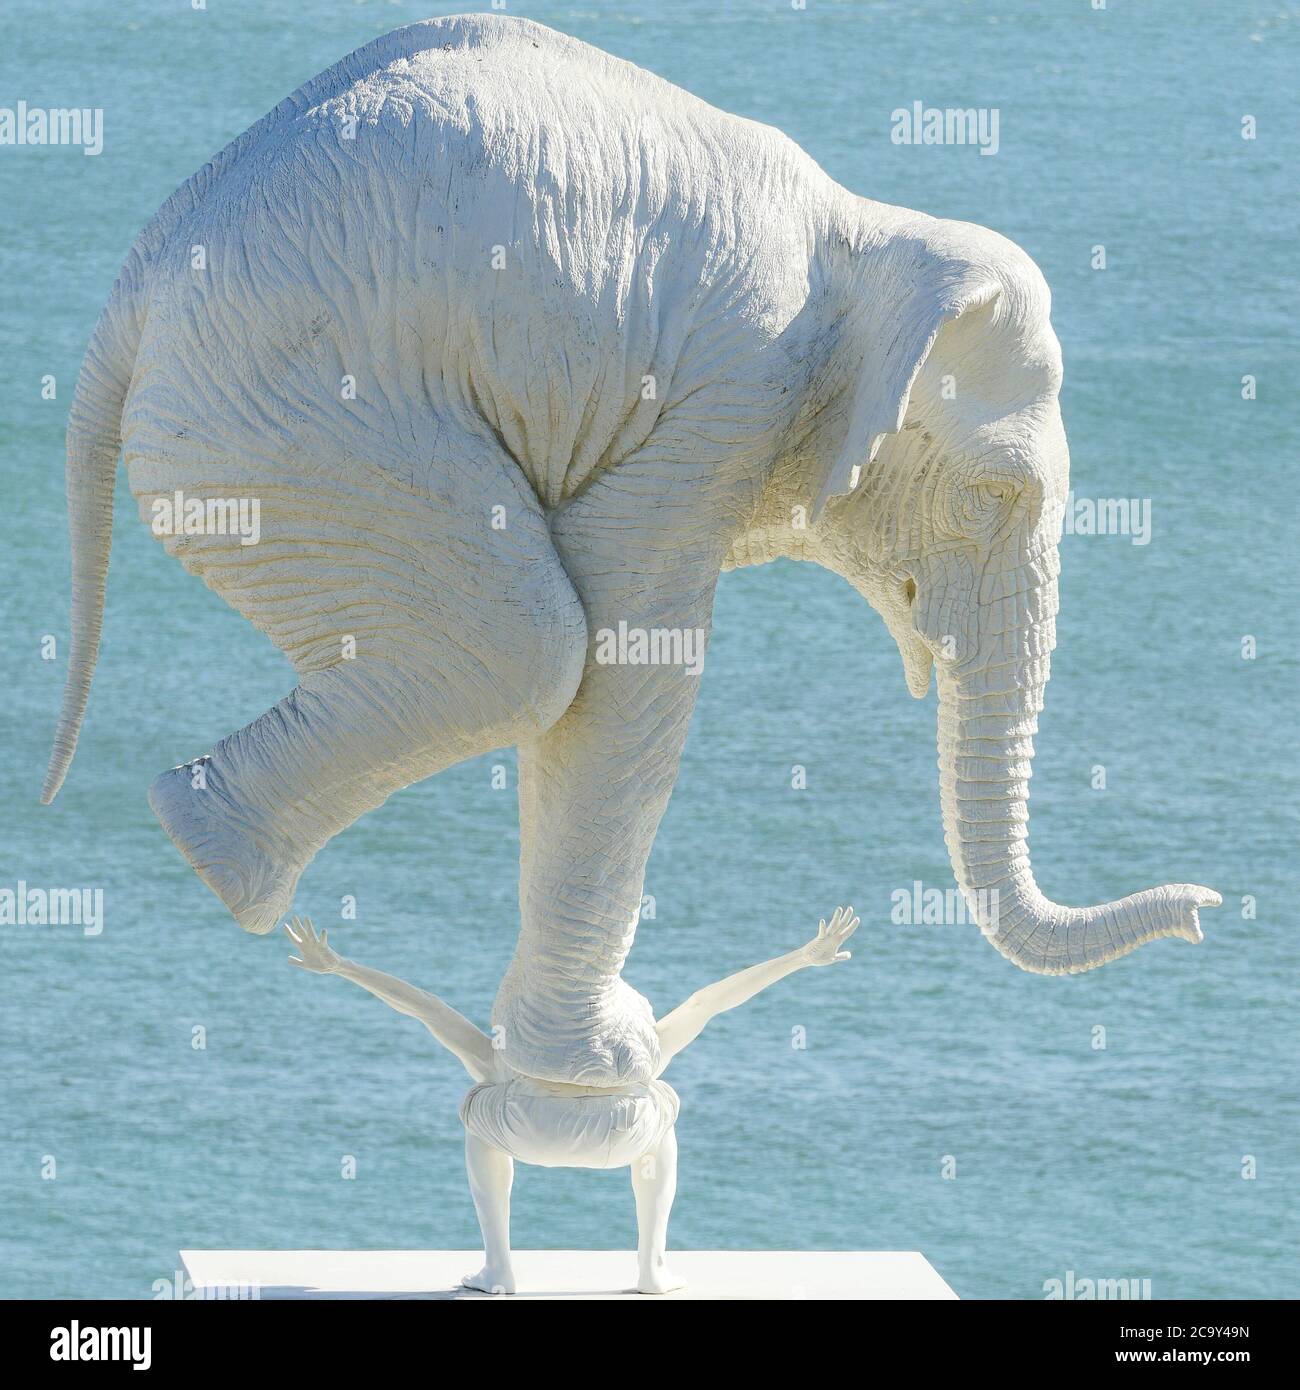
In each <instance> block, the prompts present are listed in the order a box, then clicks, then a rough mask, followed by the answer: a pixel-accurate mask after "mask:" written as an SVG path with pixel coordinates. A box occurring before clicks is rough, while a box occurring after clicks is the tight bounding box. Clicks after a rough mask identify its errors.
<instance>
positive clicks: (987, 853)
mask: <svg viewBox="0 0 1300 1390" xmlns="http://www.w3.org/2000/svg"><path fill="white" fill-rule="evenodd" d="M1055 561H1056V552H1055V549H1054V548H1053V550H1052V551H1050V552H1049V553H1048V555H1047V556H1044V557H1041V558H1040V560H1039V562H1038V563H1037V564H1036V565H1032V564H1031V565H1029V566H1026V567H1025V569H1022V570H1019V571H1016V572H1015V575H1013V576H1006V577H999V579H998V580H997V581H994V582H996V583H998V584H999V585H1000V587H1001V589H1002V590H1003V591H1006V590H1010V591H1011V592H1002V593H994V594H992V595H990V594H989V593H988V592H987V582H988V581H986V591H985V592H984V593H982V594H981V606H980V623H981V625H982V626H984V627H985V628H986V629H997V631H995V632H993V633H992V635H991V636H989V637H988V638H986V640H985V642H984V643H983V647H984V650H983V652H982V654H981V658H980V660H979V662H978V663H965V662H961V663H956V664H955V666H954V667H952V668H950V669H948V670H943V669H940V672H939V682H938V684H939V721H938V732H939V773H940V798H941V804H942V808H943V824H944V837H945V839H946V841H947V844H948V853H949V855H950V856H951V859H952V866H953V872H954V874H955V875H956V879H957V884H958V887H959V888H960V889H961V891H962V894H963V896H964V897H965V899H966V902H967V905H968V906H969V908H970V910H971V912H972V913H973V914H974V916H975V918H976V920H977V921H978V922H979V924H980V927H981V929H982V930H983V931H984V933H985V935H986V936H988V938H989V939H990V941H991V942H992V943H993V945H994V946H996V947H997V949H998V950H999V951H1000V952H1001V953H1002V954H1003V955H1004V956H1006V957H1007V958H1008V959H1009V960H1011V961H1013V962H1014V963H1015V964H1016V965H1018V966H1019V967H1020V968H1021V969H1022V970H1028V971H1032V972H1034V973H1035V974H1041V975H1066V974H1076V973H1078V972H1080V971H1084V970H1092V969H1095V968H1096V967H1097V966H1099V965H1104V964H1105V963H1106V962H1107V961H1111V960H1114V959H1115V958H1116V957H1118V956H1122V955H1126V954H1127V953H1128V952H1129V951H1132V950H1134V949H1135V948H1136V947H1138V946H1141V945H1143V944H1144V943H1145V942H1148V941H1154V940H1156V939H1157V938H1159V937H1164V936H1177V937H1181V938H1182V939H1184V940H1186V941H1199V940H1200V939H1201V931H1200V924H1199V921H1198V919H1197V909H1198V908H1199V907H1209V906H1214V905H1216V904H1217V903H1218V902H1219V901H1220V898H1219V896H1218V894H1217V893H1215V892H1213V891H1212V890H1210V889H1207V888H1201V887H1198V886H1196V885H1193V884H1176V885H1169V886H1165V887H1162V888H1152V889H1148V890H1147V891H1145V892H1142V893H1136V894H1133V895H1132V896H1131V897H1127V898H1122V899H1120V900H1119V901H1118V902H1112V903H1106V904H1104V905H1101V906H1098V907H1088V908H1070V907H1062V906H1059V905H1058V904H1056V903H1053V902H1050V901H1049V900H1048V899H1047V898H1045V897H1044V896H1043V894H1042V893H1041V892H1040V891H1039V889H1038V885H1037V884H1036V883H1035V882H1034V875H1033V871H1032V870H1031V868H1030V865H1029V846H1028V835H1029V808H1028V798H1029V777H1030V771H1031V762H1032V759H1033V755H1034V745H1033V736H1034V734H1035V733H1036V732H1037V728H1038V712H1039V711H1040V710H1041V709H1042V706H1043V694H1044V691H1045V689H1046V686H1047V680H1048V674H1049V664H1050V653H1051V650H1052V648H1053V646H1054V645H1055V615H1056V608H1057V591H1056V578H1055V571H1056V563H1055ZM990 648H991V650H990ZM941 668H942V663H941Z"/></svg>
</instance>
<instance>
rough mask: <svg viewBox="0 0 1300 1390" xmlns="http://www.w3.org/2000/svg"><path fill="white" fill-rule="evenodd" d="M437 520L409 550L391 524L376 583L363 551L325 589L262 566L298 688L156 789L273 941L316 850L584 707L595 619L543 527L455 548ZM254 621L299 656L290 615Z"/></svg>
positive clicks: (178, 838)
mask: <svg viewBox="0 0 1300 1390" xmlns="http://www.w3.org/2000/svg"><path fill="white" fill-rule="evenodd" d="M406 501H407V503H408V504H409V501H410V499H409V495H408V497H407V498H406ZM438 520H440V521H441V522H442V523H443V524H444V525H445V524H446V521H447V518H446V517H445V516H444V517H441V518H435V517H434V516H433V514H432V512H430V514H429V515H428V516H427V517H426V518H425V520H424V522H423V523H422V524H421V525H420V526H418V527H417V528H416V533H415V534H409V535H408V534H401V535H397V536H394V535H392V534H391V533H393V532H396V531H400V530H401V529H402V528H400V527H399V526H398V525H397V523H396V522H395V521H394V520H393V519H392V518H391V517H390V518H389V520H388V523H387V525H388V530H389V532H390V535H389V537H388V538H387V540H386V543H385V544H384V545H383V546H379V547H377V552H379V551H381V552H382V554H379V558H378V559H376V557H375V554H372V553H370V552H366V554H367V558H366V561H365V562H364V567H356V568H351V569H350V568H349V567H355V566H356V565H357V562H356V559H355V553H356V550H357V547H356V546H353V547H351V552H352V553H351V556H350V555H349V551H348V550H347V549H340V550H339V551H338V552H337V553H331V554H330V556H329V557H328V559H329V563H328V565H327V566H326V567H325V569H324V574H323V575H322V573H321V570H320V562H319V557H317V559H316V561H315V562H314V566H308V565H306V563H305V562H304V564H303V565H302V566H301V569H302V573H300V574H299V573H295V572H294V571H295V565H296V563H297V562H295V561H294V560H292V559H291V558H285V559H282V560H269V559H268V560H267V561H266V562H264V565H263V569H264V570H266V569H270V570H271V573H262V574H260V575H259V579H258V582H259V584H260V586H261V587H262V589H263V590H265V591H267V592H269V593H270V594H271V595H274V596H277V597H276V598H275V599H274V600H273V601H274V602H280V601H283V605H284V614H283V621H284V623H285V624H286V628H285V632H287V631H288V630H290V629H291V630H292V632H293V634H294V638H295V644H296V655H298V657H299V669H300V673H301V679H300V683H299V685H298V686H297V688H296V689H295V690H293V691H292V692H291V693H290V694H289V695H288V696H286V697H285V698H284V699H283V700H281V701H280V702H279V703H278V704H277V705H275V706H274V707H273V708H272V709H270V710H268V711H267V712H266V713H265V714H263V715H261V716H260V717H259V718H257V719H255V720H254V721H253V722H252V723H251V724H249V725H247V726H246V727H244V728H243V729H240V730H239V731H238V732H236V733H233V734H231V735H229V736H228V737H226V738H224V739H222V740H221V742H220V743H218V744H217V746H216V747H215V748H214V749H213V751H212V752H211V753H210V754H209V755H208V756H207V757H206V758H203V759H200V760H198V761H197V762H195V763H190V764H187V765H185V766H182V767H177V768H173V769H171V770H170V771H168V772H164V773H162V774H161V775H160V776H159V777H157V778H156V779H155V780H154V782H153V785H152V786H151V788H150V793H149V800H150V804H151V806H152V807H153V810H154V813H155V815H156V816H157V817H158V819H159V821H160V822H161V824H162V826H163V828H164V830H166V831H167V833H168V835H169V836H170V837H171V839H172V840H173V841H174V843H175V844H176V846H177V848H178V849H179V850H180V851H181V853H182V854H183V855H184V856H185V858H186V859H187V860H188V861H189V862H190V864H191V865H192V866H193V867H194V868H195V870H196V871H197V872H198V874H199V876H200V877H201V878H202V879H203V881H204V882H205V883H206V884H207V885H208V886H209V887H210V888H211V889H212V890H213V892H215V893H216V895H217V896H218V897H219V898H220V899H221V900H222V902H223V903H225V905H226V906H227V907H228V908H229V909H230V911H231V913H232V914H233V915H234V917H235V919H236V920H237V921H238V922H239V924H240V926H242V927H244V928H245V929H246V930H248V931H252V932H259V933H260V932H267V931H270V930H272V928H274V926H275V925H276V923H277V921H279V920H280V918H281V917H282V916H283V915H284V914H285V913H286V912H287V911H288V909H289V907H290V905H291V903H292V899H293V893H294V889H295V887H296V885H297V882H298V877H299V875H300V874H301V873H302V871H303V869H304V868H305V867H306V866H307V864H308V863H309V862H310V861H311V859H312V857H313V856H314V855H315V853H316V851H317V850H318V849H320V848H321V846H322V845H324V844H325V843H326V842H327V841H328V840H329V839H331V838H332V837H333V836H334V835H336V834H337V833H338V832H339V831H340V830H343V829H344V828H345V827H347V826H349V825H351V824H352V822H353V821H355V820H356V819H357V818H358V817H359V816H361V815H363V814H364V813H365V812H367V811H370V810H373V809H374V808H375V807H377V806H380V805H381V804H382V803H383V802H384V801H385V800H387V798H388V797H389V796H390V795H391V794H392V793H393V792H395V791H397V790H398V789H399V788H401V787H405V786H409V785H410V784H411V783H413V782H417V781H420V780H422V779H423V778H426V777H429V776H432V775H433V774H434V773H436V772H439V771H441V769H443V768H445V767H449V766H451V765H452V764H454V763H457V762H461V761H463V760H464V759H466V758H470V757H474V756H476V755H478V754H480V753H485V752H488V751H489V750H491V749H493V748H501V747H505V746H509V745H513V744H515V743H518V742H521V741H525V740H529V739H533V738H536V737H538V736H539V735H540V734H541V733H543V732H545V730H546V729H548V728H550V727H551V725H553V724H554V723H555V722H556V721H557V720H558V719H559V718H560V716H561V715H562V714H563V713H564V711H565V710H566V709H567V708H568V706H569V704H570V703H571V702H572V700H573V697H574V694H575V693H576V691H577V688H578V685H579V683H580V681H581V679H582V671H583V663H584V659H585V655H586V648H587V636H586V621H585V618H584V616H583V610H582V606H581V604H580V602H579V601H578V597H577V595H576V593H575V592H574V590H573V587H572V585H571V584H570V583H569V579H568V576H567V574H565V572H564V569H563V567H562V566H561V564H560V560H559V557H558V556H557V555H556V553H555V551H554V549H553V548H552V546H551V542H550V537H549V533H548V532H547V529H546V522H545V518H544V517H542V516H541V515H540V513H536V514H533V513H532V512H530V511H528V510H527V509H522V511H521V514H518V515H516V517H515V519H514V524H513V526H512V527H511V528H509V532H508V534H505V535H502V534H501V533H493V532H492V531H491V530H490V528H489V527H488V525H487V521H486V518H484V519H483V521H482V524H481V526H479V527H478V528H477V530H475V531H472V532H471V531H468V530H466V529H465V528H464V527H463V526H462V527H461V528H459V529H457V532H456V535H455V537H454V538H452V537H449V536H447V535H443V536H441V537H440V536H439V535H438V534H437V532H438V526H437V525H436V524H434V523H435V521H438ZM431 532H432V533H433V534H432V536H431V534H430V533H431ZM205 577H208V576H205ZM322 580H323V582H322ZM214 587H217V586H215V585H214ZM341 593H343V594H345V597H343V598H342V599H341V598H340V595H341ZM240 606H241V607H243V606H244V605H243V604H241V605H240ZM250 616H253V615H252V614H250ZM256 616H257V620H258V625H259V626H262V627H263V628H264V630H267V631H268V632H270V633H271V635H272V636H273V637H274V638H276V639H277V641H280V645H282V646H288V645H289V644H288V642H287V641H283V640H281V638H282V637H283V636H284V633H283V632H281V631H279V630H277V625H278V623H279V621H280V619H279V618H278V617H277V616H276V614H274V613H270V612H267V611H263V612H259V613H258V614H257V615H256Z"/></svg>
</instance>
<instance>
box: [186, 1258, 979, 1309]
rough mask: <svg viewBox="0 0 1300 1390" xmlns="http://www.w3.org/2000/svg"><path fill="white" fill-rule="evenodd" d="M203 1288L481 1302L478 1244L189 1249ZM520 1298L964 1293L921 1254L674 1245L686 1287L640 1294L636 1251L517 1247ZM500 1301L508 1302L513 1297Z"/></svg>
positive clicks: (190, 1266)
mask: <svg viewBox="0 0 1300 1390" xmlns="http://www.w3.org/2000/svg"><path fill="white" fill-rule="evenodd" d="M180 1254H181V1261H182V1263H183V1264H184V1266H185V1270H186V1273H187V1274H188V1275H189V1277H190V1279H191V1281H192V1282H193V1284H194V1286H195V1289H196V1290H203V1289H205V1288H210V1289H214V1290H215V1289H217V1288H218V1287H221V1286H224V1287H225V1288H226V1289H227V1290H230V1291H231V1296H234V1290H235V1289H236V1288H237V1287H238V1286H240V1285H244V1286H250V1285H251V1286H254V1287H255V1288H256V1289H258V1290H259V1291H260V1297H262V1298H349V1297H351V1298H403V1297H405V1298H474V1299H484V1298H488V1297H490V1295H487V1294H481V1293H477V1292H474V1291H472V1290H469V1289H461V1288H458V1287H457V1285H458V1283H459V1281H460V1278H461V1276H462V1275H464V1274H466V1273H469V1272H471V1271H473V1270H476V1269H478V1267H479V1266H480V1265H481V1264H482V1263H483V1254H482V1251H479V1250H182V1251H181V1252H180ZM514 1258H515V1270H516V1273H517V1275H518V1278H519V1292H518V1293H517V1294H516V1295H515V1297H516V1298H631V1299H639V1300H641V1301H643V1302H647V1303H649V1302H654V1301H657V1300H658V1299H659V1298H670V1299H682V1298H686V1299H692V1298H694V1299H704V1298H762V1299H798V1298H825V1299H938V1298H944V1299H948V1298H956V1297H957V1295H956V1294H955V1293H954V1292H953V1291H952V1289H950V1288H949V1287H948V1285H947V1284H945V1283H944V1281H943V1280H942V1279H941V1278H940V1277H939V1275H938V1274H937V1273H936V1272H935V1270H934V1268H933V1267H932V1266H931V1264H930V1262H929V1261H928V1260H927V1259H926V1258H925V1256H924V1255H922V1254H920V1253H919V1252H918V1251H915V1250H884V1251H864V1250H674V1251H673V1255H672V1260H673V1267H674V1268H675V1269H676V1270H677V1271H678V1272H679V1273H680V1274H682V1275H683V1276H684V1277H685V1278H686V1280H687V1281H688V1282H687V1287H686V1288H684V1289H681V1290H679V1291H677V1292H675V1293H671V1294H664V1295H644V1294H637V1293H635V1292H633V1291H632V1285H633V1282H634V1280H635V1278H636V1270H637V1262H636V1254H635V1252H634V1251H631V1250H517V1251H515V1256H514ZM500 1301H502V1302H504V1301H506V1300H505V1299H501V1300H500Z"/></svg>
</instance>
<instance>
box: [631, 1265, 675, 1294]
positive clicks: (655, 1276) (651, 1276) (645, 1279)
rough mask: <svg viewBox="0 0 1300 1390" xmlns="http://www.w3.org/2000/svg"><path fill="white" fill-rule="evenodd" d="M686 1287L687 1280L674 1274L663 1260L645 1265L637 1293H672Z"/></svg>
mask: <svg viewBox="0 0 1300 1390" xmlns="http://www.w3.org/2000/svg"><path fill="white" fill-rule="evenodd" d="M685 1287H686V1280H685V1279H682V1278H680V1277H679V1276H678V1275H676V1274H674V1273H673V1272H672V1270H671V1269H669V1268H668V1266H667V1265H666V1264H665V1263H664V1261H663V1260H662V1259H658V1260H654V1261H652V1262H651V1263H650V1264H643V1265H642V1266H641V1272H640V1274H639V1275H638V1277H637V1281H636V1291H637V1293H672V1291H673V1290H674V1289H684V1288H685Z"/></svg>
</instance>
